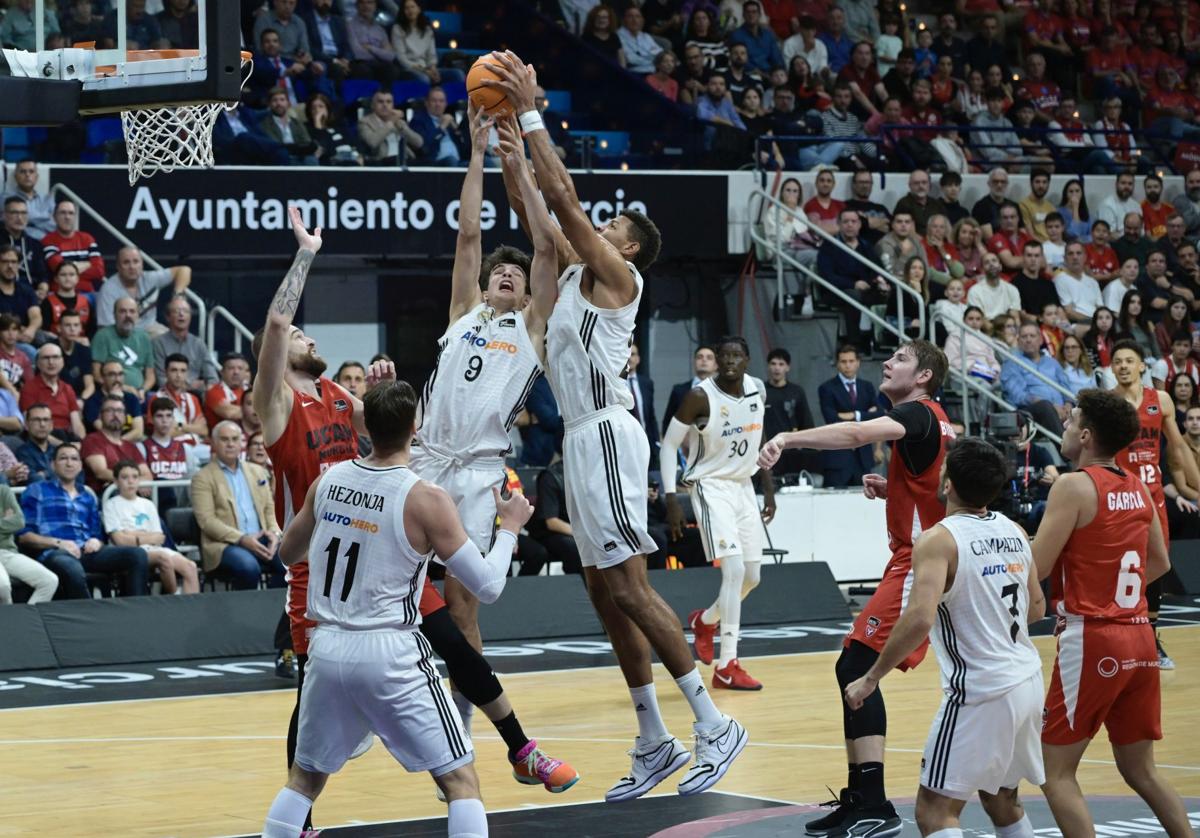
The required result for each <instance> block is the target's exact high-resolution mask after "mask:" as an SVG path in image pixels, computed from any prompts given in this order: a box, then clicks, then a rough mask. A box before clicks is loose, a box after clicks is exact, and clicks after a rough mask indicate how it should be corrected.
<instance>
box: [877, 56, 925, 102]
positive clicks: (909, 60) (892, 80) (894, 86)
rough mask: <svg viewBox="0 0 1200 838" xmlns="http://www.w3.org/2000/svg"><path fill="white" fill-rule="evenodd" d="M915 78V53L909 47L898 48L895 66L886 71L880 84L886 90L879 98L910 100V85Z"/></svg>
mask: <svg viewBox="0 0 1200 838" xmlns="http://www.w3.org/2000/svg"><path fill="white" fill-rule="evenodd" d="M916 80H917V60H916V53H915V52H913V51H912V50H911V49H908V48H905V49H902V50H900V53H899V54H898V55H897V56H896V66H895V67H893V68H891V69H890V70H888V71H887V73H886V74H885V75H884V77H883V79H882V80H881V81H880V84H882V85H883V89H884V90H885V91H886V95H885V96H884V97H881V98H887V97H893V98H896V99H899V100H900V101H901V102H903V103H909V102H911V101H912V85H913V82H914V81H916Z"/></svg>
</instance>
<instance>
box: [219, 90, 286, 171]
mask: <svg viewBox="0 0 1200 838" xmlns="http://www.w3.org/2000/svg"><path fill="white" fill-rule="evenodd" d="M258 119H259V117H258V114H256V113H255V112H254V111H252V110H251V109H250V108H249V107H247V106H246V104H245V103H242V104H240V105H238V106H237V107H236V108H232V109H226V108H221V109H220V112H219V113H218V114H217V121H216V124H215V125H214V126H213V153H214V154H215V155H216V161H217V163H219V164H221V165H225V164H230V165H245V166H286V165H288V162H289V159H288V153H287V149H286V148H284V147H283V146H282V145H281V144H280V143H277V142H275V141H274V140H272V139H271V138H270V137H268V136H267V135H266V134H264V133H263V132H262V129H260V128H259V127H258Z"/></svg>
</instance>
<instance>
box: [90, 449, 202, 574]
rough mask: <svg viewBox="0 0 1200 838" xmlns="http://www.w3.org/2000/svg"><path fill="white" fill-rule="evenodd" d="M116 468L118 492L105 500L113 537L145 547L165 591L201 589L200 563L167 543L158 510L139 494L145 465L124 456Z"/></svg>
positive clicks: (108, 527)
mask: <svg viewBox="0 0 1200 838" xmlns="http://www.w3.org/2000/svg"><path fill="white" fill-rule="evenodd" d="M113 471H114V472H115V473H116V475H117V487H118V493H117V494H115V495H113V496H112V497H110V498H109V499H108V500H106V501H105V502H104V530H105V531H106V532H107V533H108V538H109V540H110V541H112V543H113V544H115V545H117V546H119V547H140V548H142V549H143V550H145V551H146V558H147V559H148V561H149V567H150V568H152V569H155V570H157V571H158V581H159V582H160V583H161V584H162V592H163V593H164V594H167V595H168V596H169V595H171V594H174V593H184V594H197V593H200V579H199V574H198V573H197V572H196V565H195V564H193V563H192V562H191V561H190V560H189V559H186V558H184V556H183V555H181V554H180V553H177V552H176V551H174V550H172V549H170V548H169V547H167V546H165V545H166V540H167V539H166V535H164V534H163V531H162V524H161V523H160V522H159V518H158V510H157V509H155V508H154V504H153V503H151V502H150V501H149V500H148V499H146V498H143V497H139V496H138V481H139V480H141V479H142V476H141V467H140V466H139V465H138V463H135V462H133V461H132V460H121V461H120V462H119V463H117V464H116V465H114V466H113ZM177 576H178V579H177V578H176V577H177ZM180 580H182V584H180ZM180 588H182V590H180Z"/></svg>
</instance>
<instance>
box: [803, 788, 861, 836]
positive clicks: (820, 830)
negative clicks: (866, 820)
mask: <svg viewBox="0 0 1200 838" xmlns="http://www.w3.org/2000/svg"><path fill="white" fill-rule="evenodd" d="M861 804H862V797H860V796H859V795H858V794H856V793H855V792H852V791H850V789H842V793H841V794H840V795H838V798H837V799H836V800H830V801H829V802H828V803H822V804H821V805H822V806H829V807H832V808H833V811H832V812H830V813H829V814H828V815H825V816H824V817H820V818H817V819H816V820H815V821H809V822H808V823H806V824H805V825H804V832H805V834H807V835H832V834H834V833H839V834H840V830H841V826H842V822H843V821H844V820H846V819H847V818H848V817H850V815H851V814H852V813H853V812H854V810H855V809H856V808H857V807H858V806H859V805H861Z"/></svg>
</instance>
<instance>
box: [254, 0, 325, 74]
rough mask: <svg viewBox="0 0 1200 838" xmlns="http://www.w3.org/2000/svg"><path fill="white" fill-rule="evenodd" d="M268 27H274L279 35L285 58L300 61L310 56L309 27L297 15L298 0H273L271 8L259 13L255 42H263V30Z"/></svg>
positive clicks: (256, 22)
mask: <svg viewBox="0 0 1200 838" xmlns="http://www.w3.org/2000/svg"><path fill="white" fill-rule="evenodd" d="M267 29H274V30H275V32H276V33H277V34H278V35H279V46H280V52H281V54H282V55H283V56H284V57H285V58H291V59H293V60H297V61H298V60H301V59H302V58H306V57H310V55H309V54H310V53H311V52H312V48H311V47H310V46H309V43H308V28H307V27H306V26H305V25H304V21H302V20H301V19H300V18H298V17H297V16H296V0H271V8H270V10H269V11H266V12H263V13H262V14H260V15H258V16H257V18H256V19H255V21H254V40H255V42H258V43H261V42H262V35H263V32H264V31H265V30H267Z"/></svg>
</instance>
